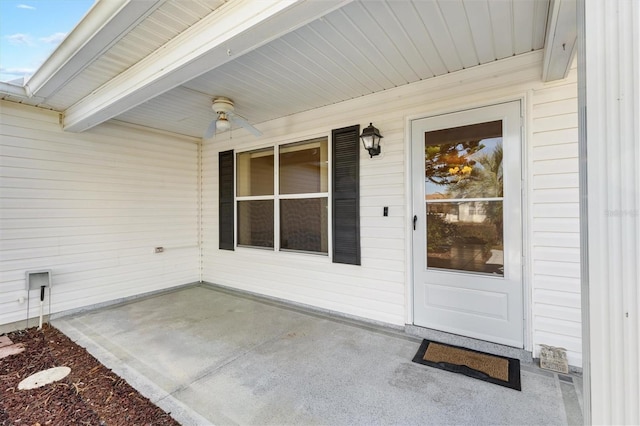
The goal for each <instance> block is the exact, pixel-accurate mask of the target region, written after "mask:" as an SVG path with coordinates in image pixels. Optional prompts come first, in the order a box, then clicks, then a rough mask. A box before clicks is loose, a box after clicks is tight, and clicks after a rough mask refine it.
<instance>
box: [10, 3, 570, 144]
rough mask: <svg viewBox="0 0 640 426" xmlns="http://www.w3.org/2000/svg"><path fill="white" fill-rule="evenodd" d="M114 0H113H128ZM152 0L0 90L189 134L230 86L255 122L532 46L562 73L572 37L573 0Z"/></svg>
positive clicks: (93, 119) (73, 126)
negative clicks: (58, 63)
mask: <svg viewBox="0 0 640 426" xmlns="http://www.w3.org/2000/svg"><path fill="white" fill-rule="evenodd" d="M100 1H109V0H100ZM119 1H121V2H122V3H123V4H124V5H125V6H124V7H123V9H122V10H123V11H125V10H131V9H132V8H130V7H129V6H131V4H133V3H130V2H135V1H136V0H119ZM153 2H154V3H153V4H154V6H153V7H152V8H149V9H148V10H147V11H146V12H144V13H143V12H140V13H141V14H140V16H138V17H128V19H122V18H123V16H122V13H123V12H119V13H121V14H120V15H118V12H116V13H115V14H114V15H113V16H112V17H110V18H108V19H110V21H109V22H107V23H106V24H105V25H106V28H107V29H109V25H115V24H114V23H116V22H118V21H119V22H121V23H122V22H123V21H124V22H131V24H129V25H130V27H129V28H128V29H127V30H126V31H121V33H118V34H117V35H113V34H114V33H115V31H111V34H112V36H111V37H110V38H108V37H103V36H102V35H101V34H105V33H108V31H107V32H103V33H100V31H96V32H95V39H93V40H91V42H92V43H93V45H94V47H93V49H94V50H93V51H91V52H87V51H86V49H84V50H83V47H80V48H79V49H78V51H77V52H76V54H75V55H74V56H72V57H71V59H70V60H72V61H74V62H73V67H68V66H67V67H66V68H61V71H58V74H55V75H54V76H55V77H56V79H57V81H62V80H64V81H65V83H64V84H61V85H60V86H59V87H56V88H55V90H52V87H51V85H49V87H47V89H46V90H43V91H41V93H38V92H37V91H35V93H32V95H33V96H32V97H31V98H28V97H23V98H20V97H19V96H15V91H14V90H12V91H11V92H10V93H9V92H4V94H2V93H1V91H0V96H1V97H2V98H3V99H8V100H12V101H18V102H23V103H27V104H32V105H37V106H41V107H45V108H51V109H54V110H57V111H60V112H63V113H64V117H65V118H64V127H65V129H67V130H71V131H82V130H84V129H87V128H90V127H92V126H94V125H96V124H99V123H100V122H103V121H105V120H108V119H111V118H115V119H117V120H120V121H124V122H128V123H133V124H138V125H142V126H146V127H151V128H156V129H161V130H166V131H170V132H174V133H179V134H184V135H189V136H194V137H201V136H202V135H203V133H204V131H205V129H206V128H207V126H208V124H209V123H210V122H211V120H213V119H214V117H215V114H214V112H213V111H212V110H211V108H210V107H211V102H212V99H213V98H214V97H215V96H226V97H230V98H231V99H233V100H234V101H235V105H236V113H238V114H240V115H242V116H244V117H246V118H247V119H248V120H249V121H250V122H251V123H252V124H254V125H257V127H258V128H259V124H260V123H263V122H266V121H269V120H272V119H275V118H279V117H284V116H288V115H291V114H295V113H298V112H302V111H306V110H311V109H315V108H319V107H322V106H326V105H330V104H335V103H338V102H342V101H345V100H348V99H352V98H357V97H360V96H365V95H368V94H371V93H375V92H379V91H382V90H387V89H390V88H393V87H397V86H402V85H406V84H409V83H413V82H416V81H419V80H424V79H429V78H433V77H436V76H440V75H443V74H447V73H451V72H455V71H459V70H462V69H465V68H469V67H474V66H477V65H481V64H485V63H489V62H493V61H497V60H501V59H504V58H507V57H511V56H514V55H519V54H524V53H527V52H530V51H534V50H539V49H546V50H545V53H546V57H547V62H546V64H545V67H546V68H545V73H546V72H547V71H546V70H547V69H549V70H551V71H550V75H551V74H552V75H551V76H550V77H549V79H552V78H562V72H563V64H566V66H564V69H568V65H569V63H570V61H571V57H572V55H573V52H572V51H569V52H567V49H566V46H567V45H569V46H573V45H574V44H575V21H574V22H573V28H572V25H571V20H572V19H574V17H573V15H574V14H572V13H571V10H572V9H571V7H570V6H571V4H574V3H575V0H353V1H352V0H272V1H271V2H268V3H266V2H259V1H258V0H190V1H188V2H185V1H181V0H153ZM567 4H569V6H567ZM563 5H564V7H561V6H563ZM141 9H142V8H141ZM121 25H122V24H121ZM116 28H117V27H116ZM572 31H573V32H572ZM232 33H233V34H232ZM99 43H102V45H103V47H102V51H101V53H100V54H99V55H96V54H95V53H94V52H95V51H96V50H95V49H96V44H99ZM87 53H91V54H93V55H94V56H92V57H91V58H89V57H88V56H89V55H88V54H87ZM567 58H568V59H567ZM45 65H46V64H45ZM69 69H72V70H73V74H71V75H65V74H64V72H65V71H66V72H68V70H69ZM61 74H62V75H61ZM557 75H559V77H557ZM554 76H555V77H554ZM547 77H548V76H546V75H545V78H547ZM541 78H542V70H541Z"/></svg>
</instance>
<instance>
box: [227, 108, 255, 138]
mask: <svg viewBox="0 0 640 426" xmlns="http://www.w3.org/2000/svg"><path fill="white" fill-rule="evenodd" d="M227 118H229V121H231V122H232V123H233V124H235V125H238V126H240V127H243V128H245V129H246V130H248V131H249V132H251V133H252V134H253V135H254V136H262V132H261V131H260V130H258V129H256V128H255V127H253V126H252V125H251V124H249V122H248V121H247V120H246V119H245V118H243V117H240V116H239V115H237V114H234V113H231V112H228V113H227Z"/></svg>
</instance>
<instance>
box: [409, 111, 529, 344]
mask: <svg viewBox="0 0 640 426" xmlns="http://www.w3.org/2000/svg"><path fill="white" fill-rule="evenodd" d="M411 143H412V170H413V171H412V175H413V176H412V178H413V208H414V215H415V216H414V217H413V229H414V230H413V253H414V268H413V271H414V276H413V284H414V285H413V288H414V294H413V296H414V297H413V300H414V324H415V325H418V326H421V327H427V328H432V329H436V330H442V331H446V332H450V333H454V334H459V335H463V336H468V337H473V338H477V339H482V340H487V341H491V342H496V343H501V344H504V345H509V346H514V347H519V348H522V347H523V298H522V294H523V291H522V212H521V179H522V177H521V144H522V141H521V115H520V102H518V101H515V102H509V103H504V104H499V105H493V106H489V107H484V108H478V109H473V110H467V111H461V112H457V113H452V114H446V115H439V116H434V117H428V118H423V119H418V120H413V121H412V122H411Z"/></svg>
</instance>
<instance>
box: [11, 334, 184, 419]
mask: <svg viewBox="0 0 640 426" xmlns="http://www.w3.org/2000/svg"><path fill="white" fill-rule="evenodd" d="M8 337H9V338H10V339H11V340H12V341H13V343H15V344H18V343H21V344H23V345H24V346H25V351H24V352H22V353H19V354H15V355H10V356H8V357H5V358H2V359H0V425H31V426H44V425H54V426H55V425H127V426H129V425H154V426H155V425H178V423H177V422H176V421H175V420H173V419H172V418H171V416H170V415H169V414H167V413H166V412H164V411H163V410H161V409H160V408H158V407H157V406H155V405H154V404H152V403H151V401H149V399H147V398H145V397H143V396H142V395H140V394H139V393H138V392H137V391H136V390H135V389H134V388H132V387H131V386H130V385H129V384H128V383H127V382H126V381H124V380H123V379H122V378H120V377H119V376H117V375H116V374H115V373H113V372H112V371H111V370H109V369H108V368H106V367H105V366H104V365H102V364H100V362H98V360H96V359H95V358H94V357H93V356H91V355H90V354H89V353H88V352H87V351H86V350H85V349H84V348H81V347H80V346H78V345H76V344H75V343H74V342H72V341H71V340H70V339H69V338H68V337H67V336H65V335H64V334H62V333H61V332H60V331H58V330H57V329H55V328H54V327H51V326H47V325H45V326H44V327H43V329H42V330H40V331H38V330H37V329H36V328H30V329H28V330H22V331H16V332H13V333H9V334H8ZM58 366H66V367H69V368H71V373H70V374H69V375H68V376H67V377H66V378H64V379H62V380H60V381H57V382H54V383H51V384H48V385H45V386H43V387H40V388H37V389H32V390H18V383H20V381H22V380H23V379H24V378H26V377H28V376H30V375H31V374H34V373H37V372H38V371H41V370H45V369H47V368H51V367H58Z"/></svg>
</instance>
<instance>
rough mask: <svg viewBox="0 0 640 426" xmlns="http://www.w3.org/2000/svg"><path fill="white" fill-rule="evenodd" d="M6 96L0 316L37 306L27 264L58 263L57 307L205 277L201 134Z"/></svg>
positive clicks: (0, 153) (1, 145) (0, 135)
mask: <svg viewBox="0 0 640 426" xmlns="http://www.w3.org/2000/svg"><path fill="white" fill-rule="evenodd" d="M0 107H1V109H2V115H1V116H0V188H1V191H0V324H5V323H11V322H14V321H19V320H23V319H25V318H26V317H27V311H26V309H27V304H26V303H19V299H20V297H22V296H26V291H25V271H30V270H39V269H51V271H52V282H53V283H52V289H51V296H52V297H51V309H52V312H53V313H55V312H60V311H64V310H68V309H75V308H79V307H83V306H86V305H91V304H96V303H102V302H106V301H109V300H114V299H119V298H123V297H128V296H132V295H136V294H141V293H145V292H149V291H154V290H159V289H164V288H168V287H172V286H175V285H178V284H185V283H189V282H193V281H197V280H198V276H199V270H198V269H199V267H198V206H197V201H198V188H197V182H198V180H197V173H198V170H197V145H196V144H195V143H194V141H193V140H191V139H187V138H183V137H178V136H174V135H168V134H163V133H160V132H150V131H145V130H141V129H138V128H134V127H132V126H124V125H118V124H108V125H103V126H100V127H99V128H96V129H95V130H93V131H90V132H86V133H83V134H73V133H64V132H62V131H61V130H60V125H59V123H58V114H56V113H53V112H49V111H43V110H39V109H36V108H32V107H26V106H23V105H19V104H13V103H8V102H2V103H1V104H0ZM157 246H163V247H165V250H166V251H165V252H164V253H161V254H155V253H154V248H155V247H157ZM36 293H37V292H35V291H33V292H31V294H30V297H31V302H32V303H31V308H32V312H31V316H33V315H36V313H37V312H36V308H35V307H36V305H37V303H36V301H37V300H38V294H36ZM46 305H47V308H48V303H47V304H46Z"/></svg>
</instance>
